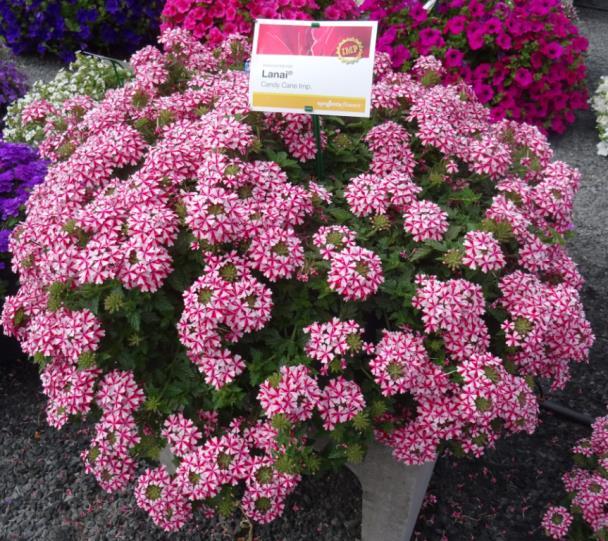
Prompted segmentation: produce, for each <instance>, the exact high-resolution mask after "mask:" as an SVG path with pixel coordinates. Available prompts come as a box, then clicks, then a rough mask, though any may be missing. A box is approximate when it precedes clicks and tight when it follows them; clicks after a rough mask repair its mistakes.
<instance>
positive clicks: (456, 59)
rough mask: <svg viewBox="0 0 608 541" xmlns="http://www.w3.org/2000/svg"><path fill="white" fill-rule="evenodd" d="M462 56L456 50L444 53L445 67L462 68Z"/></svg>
mask: <svg viewBox="0 0 608 541" xmlns="http://www.w3.org/2000/svg"><path fill="white" fill-rule="evenodd" d="M463 59H464V54H463V53H462V51H459V50H458V49H448V50H447V51H446V52H445V65H446V66H447V67H448V68H457V67H459V66H462V62H463Z"/></svg>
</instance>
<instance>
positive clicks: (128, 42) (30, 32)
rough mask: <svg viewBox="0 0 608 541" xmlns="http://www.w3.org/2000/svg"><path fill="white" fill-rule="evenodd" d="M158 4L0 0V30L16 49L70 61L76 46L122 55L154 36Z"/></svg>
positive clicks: (145, 0)
mask: <svg viewBox="0 0 608 541" xmlns="http://www.w3.org/2000/svg"><path fill="white" fill-rule="evenodd" d="M83 5H84V7H81V6H83ZM162 5H163V2H162V0H105V1H103V2H102V1H98V2H76V1H75V0H10V1H7V0H0V35H2V36H4V37H5V39H6V41H7V43H8V45H9V47H10V48H11V49H12V50H13V51H14V52H15V53H17V54H23V53H37V54H41V55H44V54H52V55H55V56H58V57H59V58H61V59H63V60H73V58H74V52H75V51H76V50H78V49H87V50H96V51H99V52H102V53H105V54H110V55H111V54H112V53H115V54H119V55H120V56H124V55H126V54H130V53H132V52H134V51H136V50H137V49H139V48H140V47H142V46H143V45H146V44H147V43H150V42H152V41H153V40H154V36H156V34H157V31H158V27H159V22H160V11H161V9H162Z"/></svg>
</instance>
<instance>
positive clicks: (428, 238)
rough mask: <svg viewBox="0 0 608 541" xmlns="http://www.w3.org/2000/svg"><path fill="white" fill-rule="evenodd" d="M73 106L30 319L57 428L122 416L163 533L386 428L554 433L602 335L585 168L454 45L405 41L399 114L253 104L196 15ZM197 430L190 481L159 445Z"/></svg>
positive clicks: (35, 215) (20, 298)
mask: <svg viewBox="0 0 608 541" xmlns="http://www.w3.org/2000/svg"><path fill="white" fill-rule="evenodd" d="M160 42H161V44H162V46H163V50H162V51H161V50H159V49H156V48H153V47H147V48H145V49H142V50H141V51H139V52H138V53H136V54H135V55H134V56H133V58H132V59H131V65H132V66H133V68H134V72H135V73H134V78H133V79H132V80H131V81H129V82H127V83H126V85H125V86H124V87H123V88H119V89H114V90H110V91H108V93H107V95H106V97H105V99H103V100H102V101H101V102H100V103H93V102H92V101H91V100H86V99H83V100H81V101H80V102H78V103H76V102H74V103H72V104H71V106H70V107H64V110H65V112H64V117H63V120H62V121H61V122H59V121H58V118H57V117H53V119H52V121H50V122H49V123H48V124H47V126H46V128H45V129H46V133H47V139H46V140H45V141H44V143H43V144H42V145H41V149H42V152H43V154H44V155H45V156H46V157H48V158H49V159H51V160H53V165H52V166H51V168H50V170H49V174H48V176H47V178H46V180H45V182H44V183H43V184H41V185H40V186H38V187H37V188H36V189H35V190H34V192H33V194H32V197H31V198H30V200H29V202H28V206H27V218H26V220H25V222H24V223H23V224H21V225H19V226H18V227H17V228H16V230H15V232H14V233H13V235H12V237H11V249H12V252H13V267H14V269H15V271H16V272H18V273H19V275H20V281H21V287H20V290H19V292H18V293H17V294H16V295H14V296H12V297H10V298H9V299H8V300H7V302H6V305H5V308H4V311H3V314H2V322H3V325H4V329H5V332H7V333H9V334H11V335H13V336H16V337H17V338H18V339H19V341H20V342H21V345H22V347H23V349H24V351H25V352H26V353H28V354H29V355H31V356H32V357H33V359H34V360H35V361H36V362H37V363H38V364H39V366H40V370H41V374H42V376H41V377H42V382H43V388H44V392H45V394H46V395H47V396H48V400H49V402H48V420H49V423H50V424H51V425H52V426H54V427H56V428H60V427H62V426H63V425H64V424H65V423H66V422H67V421H68V420H69V419H70V417H72V416H88V417H89V418H90V419H91V420H92V421H93V422H94V423H95V427H94V431H95V433H94V436H93V438H92V441H91V445H90V448H89V449H88V450H86V451H84V452H83V459H84V461H85V464H86V469H87V471H88V472H90V473H92V474H93V475H95V477H96V478H97V479H98V481H99V483H100V484H101V486H102V487H103V488H104V489H105V490H107V491H110V492H112V491H117V490H123V489H124V488H126V487H127V486H128V485H129V483H131V481H133V480H134V478H135V472H136V467H137V464H138V462H139V461H141V460H146V461H149V462H150V468H149V469H148V470H147V471H146V472H145V473H144V474H143V475H141V476H140V477H139V478H138V479H137V480H136V481H135V495H136V498H137V501H138V503H139V505H140V506H141V507H142V508H143V509H145V510H146V511H148V512H149V513H150V515H151V517H152V519H153V520H154V521H155V522H156V523H157V524H158V525H159V526H161V527H162V528H165V529H167V530H174V529H177V528H179V527H181V526H182V525H183V524H184V523H185V522H186V521H187V520H188V519H189V518H190V516H191V514H192V512H193V510H201V509H202V510H203V511H204V512H211V510H214V509H215V510H220V511H221V512H223V513H229V512H231V511H232V510H234V509H235V508H236V507H237V506H240V508H241V510H242V512H243V513H245V515H247V516H248V517H249V518H250V519H252V520H254V521H258V522H268V521H271V520H273V519H274V518H275V517H277V516H279V515H280V514H281V513H282V511H283V509H284V507H285V498H286V497H287V495H288V494H289V493H290V492H291V491H292V490H293V489H294V488H295V487H296V486H297V484H298V482H299V481H300V478H301V476H302V475H303V474H314V473H316V472H318V471H320V470H321V469H325V468H330V467H337V466H339V465H341V464H343V463H345V462H346V461H351V462H357V461H360V460H361V459H362V458H363V457H364V455H365V449H366V445H367V444H368V443H369V442H370V441H372V440H373V439H376V440H377V441H380V442H382V443H384V444H386V445H388V446H390V447H392V448H393V450H394V456H395V458H396V459H397V460H399V461H401V462H403V463H405V464H421V463H424V462H427V461H432V460H434V459H435V457H436V456H437V453H438V452H439V451H440V450H441V449H443V448H445V447H450V448H451V449H452V450H453V451H454V452H456V453H467V454H472V455H476V456H478V455H480V454H482V453H483V451H484V449H486V448H487V447H489V446H490V447H491V446H492V445H493V444H494V442H495V441H496V440H497V438H499V437H500V436H501V435H504V434H508V433H513V432H520V431H526V432H532V431H533V430H534V429H535V427H536V424H537V416H538V402H537V398H536V396H535V394H534V392H533V378H534V377H536V376H541V377H543V378H548V379H550V380H552V382H553V385H554V387H557V388H560V387H563V385H564V384H565V383H566V381H567V380H568V367H569V364H570V362H572V361H574V362H584V361H586V359H587V355H588V351H589V347H590V346H591V344H592V342H593V335H592V332H591V329H590V326H589V324H588V322H587V320H586V319H585V315H584V313H583V308H582V306H581V302H580V298H579V290H580V288H581V286H582V284H583V280H582V278H581V276H580V275H579V273H578V271H577V269H576V265H575V264H574V263H573V262H572V260H571V259H570V258H569V257H568V255H567V253H566V250H565V247H564V241H565V239H566V238H569V236H570V235H571V230H572V203H573V199H574V196H575V194H576V191H577V189H578V186H579V182H580V176H579V173H578V172H577V171H576V170H575V169H572V168H571V167H569V166H567V165H566V164H564V163H562V162H556V161H552V152H551V149H550V147H549V145H548V143H547V141H546V139H545V137H544V136H543V135H542V134H541V133H540V132H539V131H538V129H536V128H534V127H531V126H528V125H525V124H518V123H515V122H511V121H508V120H503V121H500V122H498V123H495V124H492V123H491V122H490V119H489V117H488V112H487V110H486V109H485V108H484V107H483V106H482V105H481V104H480V103H479V101H478V100H477V98H476V97H475V94H474V93H473V92H472V90H471V89H470V88H469V87H467V86H466V85H464V84H458V85H442V84H437V83H438V81H440V80H441V78H442V76H443V75H444V68H443V67H442V65H441V63H440V62H439V61H437V60H435V59H433V58H430V57H423V58H420V59H419V60H418V61H417V62H416V63H415V66H414V69H413V70H412V72H411V73H402V72H401V73H398V72H395V71H393V69H392V68H391V62H390V59H389V57H388V56H387V55H382V54H381V55H379V57H378V58H377V62H376V68H375V84H374V88H373V104H372V106H373V107H372V108H373V111H372V116H371V118H369V119H348V118H335V117H327V118H324V119H323V123H322V137H321V142H322V143H321V144H322V147H323V152H324V154H325V164H326V169H325V170H324V171H323V174H322V175H321V178H319V176H317V175H316V172H315V166H314V160H313V158H314V157H315V154H316V146H315V138H314V135H313V131H312V125H311V124H312V122H311V118H310V116H307V115H304V114H302V115H285V116H283V115H265V114H262V113H254V112H251V111H250V110H249V107H248V98H247V88H248V75H247V73H246V72H244V71H241V68H242V66H243V63H244V61H245V60H246V58H247V55H248V43H247V41H246V40H244V39H243V38H233V39H231V40H229V41H226V42H223V43H222V45H220V46H219V47H217V48H214V47H213V46H209V45H202V44H200V43H199V42H198V41H196V40H195V39H193V38H191V37H190V35H189V34H188V33H187V32H185V31H184V30H178V29H173V30H169V31H166V32H165V33H164V34H163V35H162V37H161V38H160ZM167 445H168V446H169V448H170V450H171V451H172V453H173V455H174V457H175V466H176V468H177V470H176V473H175V474H174V475H171V474H169V472H168V471H167V470H166V469H165V468H164V467H163V466H158V463H157V462H156V461H157V459H158V455H159V452H160V451H161V449H163V448H165V446H167Z"/></svg>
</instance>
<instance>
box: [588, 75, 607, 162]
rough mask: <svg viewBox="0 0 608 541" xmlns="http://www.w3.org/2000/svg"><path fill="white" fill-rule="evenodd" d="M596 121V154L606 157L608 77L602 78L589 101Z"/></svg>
mask: <svg viewBox="0 0 608 541" xmlns="http://www.w3.org/2000/svg"><path fill="white" fill-rule="evenodd" d="M591 105H592V106H593V110H594V111H595V116H596V120H597V130H598V132H599V137H600V142H599V143H598V144H597V153H598V154H599V155H600V156H608V77H602V78H601V79H600V84H599V86H598V87H597V90H596V92H595V94H594V95H593V98H592V100H591Z"/></svg>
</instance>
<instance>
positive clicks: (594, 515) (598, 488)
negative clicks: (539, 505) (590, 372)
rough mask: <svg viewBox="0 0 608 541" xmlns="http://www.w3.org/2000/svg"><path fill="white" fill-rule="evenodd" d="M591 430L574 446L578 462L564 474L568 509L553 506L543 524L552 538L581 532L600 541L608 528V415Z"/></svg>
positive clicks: (566, 536)
mask: <svg viewBox="0 0 608 541" xmlns="http://www.w3.org/2000/svg"><path fill="white" fill-rule="evenodd" d="M591 429H592V433H591V436H590V437H589V438H583V439H582V440H579V441H578V442H577V444H576V445H575V446H574V448H573V449H572V451H573V452H574V455H575V458H576V459H577V460H576V464H577V465H576V466H575V467H574V469H572V470H571V471H569V472H568V473H566V474H565V475H564V476H563V481H564V486H565V488H566V491H567V492H568V499H569V501H570V505H569V508H566V507H564V506H551V507H549V508H548V509H547V512H546V513H545V516H544V517H543V521H542V526H543V528H544V529H545V532H546V533H547V535H548V536H549V537H551V538H552V539H557V540H563V539H574V538H580V537H577V536H578V535H581V534H582V535H584V536H585V537H584V538H585V539H597V540H598V541H599V540H601V539H603V538H604V537H605V534H606V531H607V530H608V416H605V417H598V418H597V419H596V420H595V422H594V423H593V425H592V427H591ZM573 523H576V528H574V527H573V528H572V530H571V529H570V527H571V526H572V524H573ZM574 530H576V531H577V532H578V534H577V533H575V532H574Z"/></svg>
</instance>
